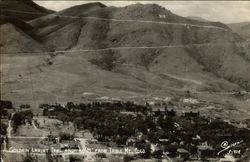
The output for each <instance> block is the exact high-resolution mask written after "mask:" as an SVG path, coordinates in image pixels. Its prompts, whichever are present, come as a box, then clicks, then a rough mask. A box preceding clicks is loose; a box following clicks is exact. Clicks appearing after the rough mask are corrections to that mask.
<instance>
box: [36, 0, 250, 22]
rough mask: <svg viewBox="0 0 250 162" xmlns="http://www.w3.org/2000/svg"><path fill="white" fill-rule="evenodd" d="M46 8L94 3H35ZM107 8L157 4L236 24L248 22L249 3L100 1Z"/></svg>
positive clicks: (177, 10) (212, 19)
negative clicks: (136, 4)
mask: <svg viewBox="0 0 250 162" xmlns="http://www.w3.org/2000/svg"><path fill="white" fill-rule="evenodd" d="M35 2H36V3H37V4H39V5H41V6H44V7H46V8H49V9H52V10H55V11H59V10H63V9H65V8H68V7H71V6H74V5H80V4H84V3H90V2H95V1H80V0H78V1H72V0H71V1H70V0H68V1H58V0H57V1H49V0H46V1H44V0H43V1H35ZM101 3H103V4H105V5H107V6H116V7H123V6H127V5H131V4H135V3H142V4H148V3H150V4H152V3H155V4H159V5H161V6H163V7H165V8H166V9H169V10H171V11H172V12H173V13H175V14H178V15H180V16H198V17H201V18H204V19H207V20H210V21H220V22H223V23H238V22H244V21H250V1H152V0H151V1H101Z"/></svg>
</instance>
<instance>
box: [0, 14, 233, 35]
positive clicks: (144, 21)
mask: <svg viewBox="0 0 250 162" xmlns="http://www.w3.org/2000/svg"><path fill="white" fill-rule="evenodd" d="M2 11H9V12H15V13H26V14H34V15H44V16H45V15H46V14H44V13H41V12H25V11H18V10H11V9H2ZM50 16H55V17H64V18H72V19H81V18H82V19H93V20H103V21H116V22H138V23H151V24H152V23H153V24H162V25H179V26H185V27H187V28H189V27H198V28H210V29H211V28H212V29H220V30H224V31H229V30H228V29H225V28H222V27H217V26H209V25H195V24H185V23H172V22H165V21H150V20H133V19H123V20H122V19H107V18H101V17H92V16H86V17H84V16H83V17H81V16H63V15H57V14H50Z"/></svg>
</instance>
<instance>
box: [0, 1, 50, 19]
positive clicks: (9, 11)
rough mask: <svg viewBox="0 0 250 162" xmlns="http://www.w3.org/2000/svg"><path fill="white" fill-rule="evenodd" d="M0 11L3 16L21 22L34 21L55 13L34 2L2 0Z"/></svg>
mask: <svg viewBox="0 0 250 162" xmlns="http://www.w3.org/2000/svg"><path fill="white" fill-rule="evenodd" d="M0 10H1V15H2V16H3V15H4V16H8V17H14V18H16V19H20V20H32V19H34V18H37V17H41V16H44V15H46V14H49V13H52V12H53V11H51V10H48V9H46V8H43V7H41V6H39V5H37V4H36V3H34V2H33V1H32V0H1V1H0ZM25 12H27V13H25ZM29 12H32V13H34V14H30V13H29Z"/></svg>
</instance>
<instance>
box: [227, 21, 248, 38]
mask: <svg viewBox="0 0 250 162" xmlns="http://www.w3.org/2000/svg"><path fill="white" fill-rule="evenodd" d="M228 26H229V27H230V28H231V29H232V30H233V31H234V32H235V33H237V34H239V35H240V36H241V37H242V38H245V39H248V40H249V39H250V22H242V23H232V24H228Z"/></svg>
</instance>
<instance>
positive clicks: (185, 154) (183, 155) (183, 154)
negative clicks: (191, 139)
mask: <svg viewBox="0 0 250 162" xmlns="http://www.w3.org/2000/svg"><path fill="white" fill-rule="evenodd" d="M177 156H178V158H183V159H187V158H189V152H188V150H186V149H184V148H178V149H177Z"/></svg>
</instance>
